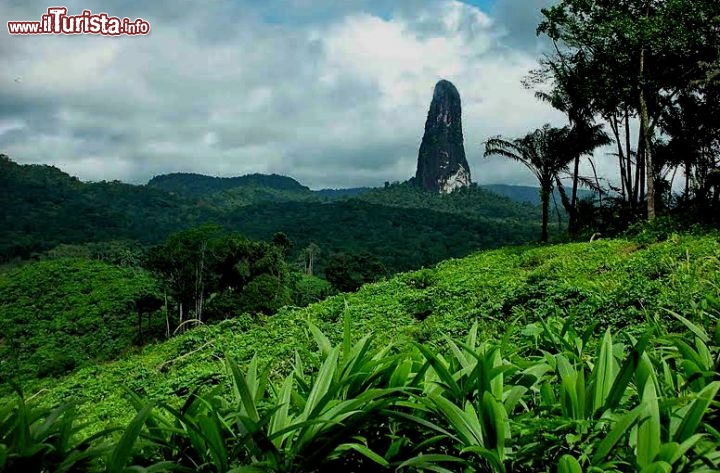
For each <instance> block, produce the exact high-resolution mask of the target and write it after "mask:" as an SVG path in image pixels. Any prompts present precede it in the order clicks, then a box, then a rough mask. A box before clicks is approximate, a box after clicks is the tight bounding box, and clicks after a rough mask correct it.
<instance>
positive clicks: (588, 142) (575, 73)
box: [535, 53, 612, 233]
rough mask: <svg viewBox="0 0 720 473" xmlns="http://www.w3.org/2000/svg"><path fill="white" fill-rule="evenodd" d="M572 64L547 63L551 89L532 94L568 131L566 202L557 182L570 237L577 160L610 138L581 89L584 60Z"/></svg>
mask: <svg viewBox="0 0 720 473" xmlns="http://www.w3.org/2000/svg"><path fill="white" fill-rule="evenodd" d="M573 62H574V64H575V68H572V67H569V66H568V64H566V62H565V58H564V57H563V56H562V55H561V57H560V60H559V61H558V62H553V61H548V62H547V67H549V68H550V70H551V71H552V76H553V80H554V82H555V84H554V85H555V87H554V88H553V89H552V90H551V91H550V92H549V93H547V92H543V91H538V92H536V93H535V97H536V98H538V99H539V100H542V101H544V102H547V103H549V104H550V105H551V106H552V107H553V108H554V109H556V110H558V111H560V112H563V113H565V114H566V115H567V117H568V120H569V124H570V127H571V130H572V131H571V135H572V136H573V138H572V140H571V141H572V143H568V144H569V151H571V152H572V160H573V169H572V191H571V194H570V199H568V198H567V194H566V193H565V192H564V189H563V188H562V184H561V183H560V181H559V180H557V182H558V186H559V187H560V190H561V196H562V197H563V199H562V202H563V207H565V210H566V211H567V213H568V219H569V221H568V230H569V231H570V233H574V232H575V231H577V222H578V207H577V191H578V183H580V182H583V178H582V177H581V176H580V174H579V171H580V158H581V157H582V156H583V155H588V154H591V153H592V152H593V151H594V150H595V149H596V148H598V147H600V146H605V145H608V144H610V143H612V141H611V140H610V137H609V136H608V135H607V133H605V132H604V131H603V126H602V125H597V124H595V118H594V113H593V111H592V103H591V102H592V100H591V98H590V97H589V96H588V93H587V90H586V89H585V85H584V84H585V82H586V81H585V80H584V79H583V77H584V74H585V70H584V67H585V66H586V63H585V60H584V57H583V56H582V55H581V54H580V53H578V55H576V56H575V57H574V58H573Z"/></svg>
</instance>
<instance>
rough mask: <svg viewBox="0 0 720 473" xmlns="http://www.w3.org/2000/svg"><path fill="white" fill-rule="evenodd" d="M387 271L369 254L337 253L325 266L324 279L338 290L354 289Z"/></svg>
mask: <svg viewBox="0 0 720 473" xmlns="http://www.w3.org/2000/svg"><path fill="white" fill-rule="evenodd" d="M387 275H388V271H387V269H386V268H385V267H384V266H383V264H382V262H381V261H380V260H379V259H378V258H376V257H374V256H372V255H370V254H359V255H348V254H345V253H337V254H334V255H332V256H331V257H330V259H329V261H328V263H327V266H325V279H327V280H328V282H329V283H330V284H332V286H333V287H334V288H335V289H337V290H338V291H340V292H351V291H356V290H357V289H358V288H359V287H360V286H362V285H363V284H367V283H370V282H375V281H377V280H378V279H380V278H381V277H383V276H387Z"/></svg>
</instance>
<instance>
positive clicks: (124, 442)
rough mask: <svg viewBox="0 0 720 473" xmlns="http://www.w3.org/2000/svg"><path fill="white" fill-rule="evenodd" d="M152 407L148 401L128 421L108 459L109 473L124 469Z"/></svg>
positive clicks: (117, 472) (119, 472) (119, 471)
mask: <svg viewBox="0 0 720 473" xmlns="http://www.w3.org/2000/svg"><path fill="white" fill-rule="evenodd" d="M152 409H153V404H152V403H148V404H147V405H146V406H145V407H144V408H142V409H141V410H140V412H138V413H137V414H136V415H135V417H134V418H133V420H132V421H130V424H128V426H127V428H126V429H125V432H123V435H122V437H120V440H119V441H118V443H117V444H116V445H115V448H114V449H113V451H112V454H111V455H110V458H109V460H108V471H109V472H110V473H121V472H122V471H124V470H125V465H126V464H127V461H128V460H129V459H130V456H131V455H132V453H133V447H134V445H135V441H136V440H137V438H138V437H139V436H140V431H141V430H142V428H143V425H144V424H145V419H147V417H148V416H149V415H150V412H152Z"/></svg>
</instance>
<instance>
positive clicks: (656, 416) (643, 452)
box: [637, 382, 660, 468]
mask: <svg viewBox="0 0 720 473" xmlns="http://www.w3.org/2000/svg"><path fill="white" fill-rule="evenodd" d="M641 406H642V407H643V409H642V412H641V413H640V418H639V421H638V427H637V463H638V465H640V467H641V468H645V467H646V466H648V465H650V464H651V463H652V462H653V461H654V460H655V456H656V455H657V454H658V452H659V451H660V408H659V406H658V399H657V392H656V391H655V383H653V382H647V383H645V390H644V391H643V395H642V400H641Z"/></svg>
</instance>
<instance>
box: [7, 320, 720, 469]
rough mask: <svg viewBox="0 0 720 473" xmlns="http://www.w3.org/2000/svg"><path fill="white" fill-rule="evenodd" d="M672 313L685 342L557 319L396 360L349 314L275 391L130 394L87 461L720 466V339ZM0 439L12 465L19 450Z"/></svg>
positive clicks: (268, 383) (263, 465)
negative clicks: (175, 399)
mask: <svg viewBox="0 0 720 473" xmlns="http://www.w3.org/2000/svg"><path fill="white" fill-rule="evenodd" d="M675 317H676V318H677V319H678V320H679V322H680V323H682V324H683V325H684V326H685V328H686V329H687V330H686V332H685V333H682V334H675V333H665V332H664V331H663V329H662V328H661V327H654V328H652V329H651V330H649V331H648V332H647V333H646V334H645V335H643V336H642V337H640V338H638V339H636V338H634V337H632V336H631V335H627V334H625V335H620V336H618V335H613V334H612V333H611V332H610V331H606V332H605V333H604V335H603V336H602V338H600V339H599V340H597V339H595V338H594V337H593V336H592V334H593V332H594V328H593V327H589V328H587V329H586V330H585V331H584V332H583V333H582V334H578V333H577V332H576V331H575V330H574V328H573V324H572V321H571V320H566V321H562V320H558V319H552V320H548V321H546V322H543V323H540V324H532V325H529V326H527V327H525V328H524V329H523V330H521V331H519V334H512V333H509V334H508V336H507V337H506V339H505V340H503V341H500V342H493V343H491V342H480V341H479V339H478V328H477V326H476V327H473V328H472V329H471V330H470V333H469V334H468V336H467V337H466V339H465V340H464V341H462V342H461V341H453V340H450V339H449V338H448V339H446V341H445V343H444V345H443V347H444V348H442V349H440V348H438V347H431V346H428V345H422V344H417V345H415V347H414V349H412V350H410V351H405V352H403V353H394V350H393V348H392V347H383V348H377V347H374V346H373V344H372V339H371V337H370V336H367V337H365V338H363V339H362V340H360V341H358V342H356V343H355V344H354V345H353V344H352V343H351V337H350V329H349V327H350V324H349V321H348V320H346V323H345V331H344V337H343V342H342V344H341V345H340V346H335V347H333V346H332V345H331V343H330V342H329V341H328V339H327V338H326V337H325V335H323V334H322V333H321V332H320V330H318V329H317V328H315V327H314V326H311V327H310V330H311V332H312V333H313V336H314V338H315V341H316V342H317V344H318V346H319V349H320V352H321V354H322V355H323V357H324V362H323V363H322V365H321V367H320V369H319V370H318V371H317V372H316V373H315V374H313V375H308V374H307V373H306V370H305V367H304V365H303V363H302V360H300V358H299V357H297V356H296V360H295V366H294V369H293V371H292V373H290V375H288V376H287V377H285V378H284V379H282V380H280V381H278V382H274V381H273V380H271V377H270V375H269V373H267V372H261V371H260V370H259V368H258V362H257V361H256V360H255V359H254V360H253V361H252V362H251V363H250V365H249V366H248V367H247V370H246V371H245V372H243V371H242V370H241V369H240V368H239V367H238V365H237V364H236V363H234V362H233V361H232V359H231V358H230V357H227V370H228V374H229V380H230V382H229V384H228V386H220V387H217V388H215V389H214V390H212V391H210V392H207V393H204V394H201V393H199V391H196V392H194V393H193V394H192V395H190V396H189V398H188V400H187V402H186V403H185V405H183V406H182V407H181V408H179V409H176V408H174V407H172V406H170V405H161V406H160V409H155V408H153V405H152V404H148V403H145V402H144V401H143V400H141V399H140V398H139V397H137V396H134V395H133V396H132V401H133V403H134V405H135V406H136V408H137V411H138V413H137V415H136V417H135V419H134V420H133V421H132V422H131V424H130V425H129V426H128V427H127V428H126V429H125V431H124V433H123V434H122V436H121V438H120V439H119V440H114V441H112V442H110V443H108V444H106V446H105V447H101V448H100V449H99V450H93V455H88V456H87V457H82V458H83V459H85V458H87V459H91V458H93V459H95V458H98V456H97V455H95V453H97V452H102V454H103V458H102V461H96V462H95V463H94V464H93V465H94V467H95V469H104V468H105V467H106V469H107V471H112V472H122V471H203V472H318V473H323V472H335V471H344V470H346V471H352V472H366V471H367V472H370V471H400V472H405V471H407V472H410V471H437V472H452V471H493V472H507V471H512V472H530V471H533V472H534V471H548V472H549V471H558V472H561V473H565V472H568V473H575V472H582V471H587V472H616V471H637V472H641V473H649V472H656V471H657V472H671V471H673V472H709V471H718V470H720V452H719V449H718V446H719V445H720V433H719V432H718V430H717V427H716V426H717V425H720V411H719V410H718V391H719V390H720V373H719V372H718V367H719V365H720V350H719V347H720V330H718V329H717V328H716V329H715V332H714V334H713V336H710V335H709V334H708V333H707V331H706V330H705V329H704V328H703V327H701V326H699V325H695V324H693V323H691V322H690V321H689V320H687V319H685V318H683V317H681V316H679V315H675ZM511 339H512V340H513V343H510V342H509V340H511ZM518 340H519V342H518ZM21 406H24V404H21ZM47 418H48V419H50V417H47ZM103 435H104V436H107V435H108V434H107V433H105V434H103ZM1 443H2V444H3V447H2V448H3V450H2V451H3V454H4V455H5V458H11V457H12V458H17V452H19V451H22V450H21V449H19V448H18V447H17V445H18V442H17V441H15V442H12V443H7V442H5V441H4V440H3V442H1ZM74 445H86V444H85V443H82V444H74ZM57 450H58V451H61V452H67V451H68V449H67V447H64V448H58V449H57ZM38 452H39V453H38V455H39V457H41V458H42V457H45V456H49V455H50V452H51V450H50V449H46V450H38ZM64 456H65V458H68V457H69V456H68V455H67V454H65V455H64ZM70 456H71V455H70ZM73 458H74V457H73ZM0 464H4V465H8V463H7V462H5V463H0ZM88 464H89V463H87V462H86V463H83V464H80V463H79V462H77V463H76V464H75V465H77V466H75V467H74V468H73V471H82V470H83V469H86V467H87V466H88ZM129 465H133V466H129ZM50 469H52V468H50ZM4 471H10V470H9V469H8V467H5V470H4ZM23 471H25V470H23ZM28 471H29V470H28ZM52 471H55V470H52Z"/></svg>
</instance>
